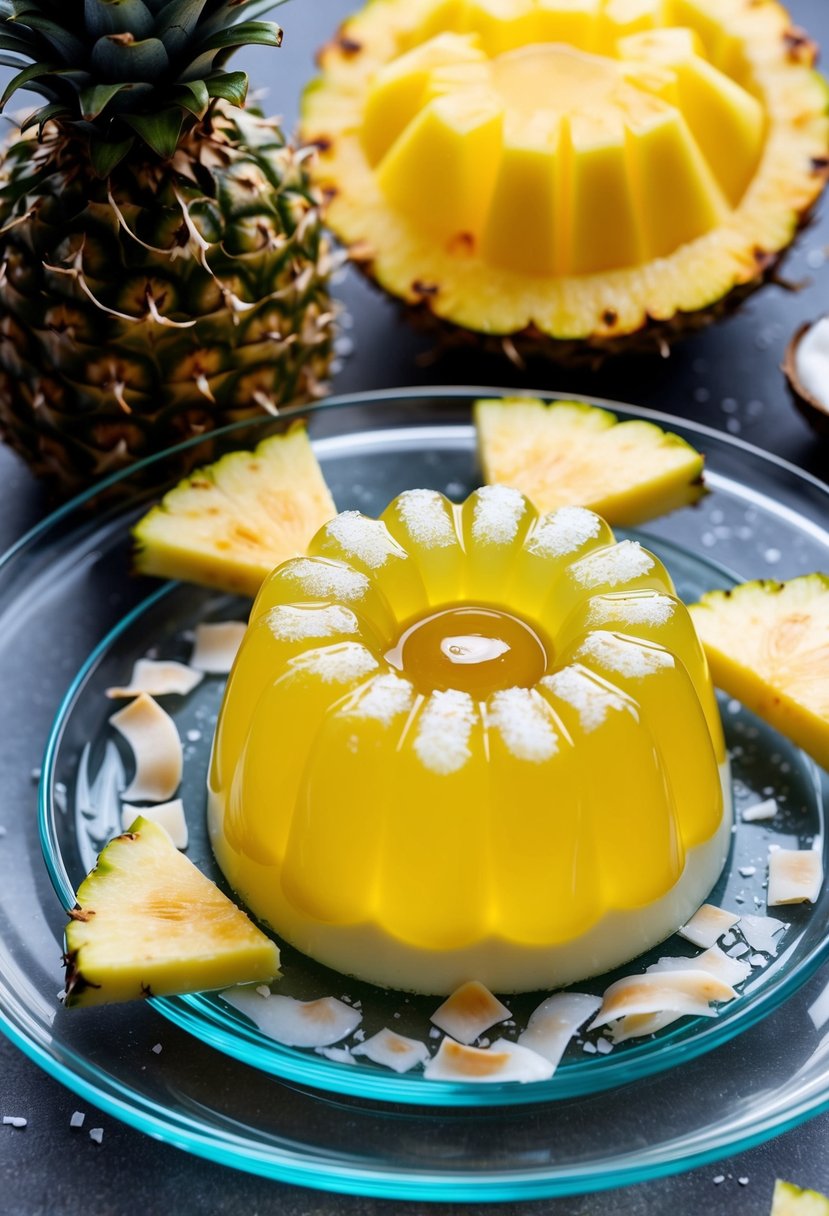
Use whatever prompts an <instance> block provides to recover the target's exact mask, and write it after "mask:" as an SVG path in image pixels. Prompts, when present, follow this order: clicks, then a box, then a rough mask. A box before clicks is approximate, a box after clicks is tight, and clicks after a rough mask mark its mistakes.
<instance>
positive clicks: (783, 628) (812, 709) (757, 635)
mask: <svg viewBox="0 0 829 1216" xmlns="http://www.w3.org/2000/svg"><path fill="white" fill-rule="evenodd" d="M690 611H691V617H692V618H693V621H694V625H695V626H696V630H697V633H698V634H699V637H700V640H701V641H702V644H703V646H704V648H705V653H706V655H707V656H708V662H709V664H710V666H711V675H712V677H713V680H714V683H715V684H716V685H717V686H718V687H719V688H722V689H723V690H724V691H725V692H726V693H728V695H729V696H731V697H736V698H737V700H738V701H742V703H743V704H744V705H745V706H746V708H748V709H750V710H752V711H753V712H754V713H756V714H757V715H758V716H759V717H761V718H763V719H764V720H765V721H766V722H768V723H769V724H770V725H771V726H774V727H775V728H776V729H777V730H779V731H780V733H781V734H783V735H785V736H786V737H787V738H789V739H791V740H792V741H793V742H794V743H796V744H797V745H798V746H799V747H802V748H803V750H804V751H806V752H808V753H809V755H811V756H813V757H814V759H815V760H817V762H818V764H820V765H821V766H822V767H823V768H825V769H829V576H827V575H825V574H806V575H803V576H801V577H800V578H794V579H790V580H789V581H788V582H785V583H778V582H774V581H772V580H761V581H758V582H752V583H742V584H741V585H740V586H737V587H734V588H733V589H731V590H730V591H711V592H709V593H708V594H707V595H704V596H703V597H702V599H701V600H700V602H699V603H698V604H692V605H691V609H690Z"/></svg>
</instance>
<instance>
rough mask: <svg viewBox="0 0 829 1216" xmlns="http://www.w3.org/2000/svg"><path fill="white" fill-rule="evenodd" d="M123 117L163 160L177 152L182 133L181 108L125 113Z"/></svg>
mask: <svg viewBox="0 0 829 1216" xmlns="http://www.w3.org/2000/svg"><path fill="white" fill-rule="evenodd" d="M123 119H124V122H127V123H129V125H130V126H131V127H132V129H133V131H135V133H136V134H137V135H140V137H141V138H142V139H143V140H144V143H145V144H147V145H148V146H149V147H150V148H152V150H153V152H155V154H156V156H160V157H161V159H162V160H169V158H170V157H171V156H172V155H173V154H174V153H175V150H176V148H177V147H178V137H179V135H180V134H181V123H182V114H181V110H177V109H176V110H162V111H161V113H160V114H124V115H123Z"/></svg>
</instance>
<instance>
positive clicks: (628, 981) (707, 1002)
mask: <svg viewBox="0 0 829 1216" xmlns="http://www.w3.org/2000/svg"><path fill="white" fill-rule="evenodd" d="M736 995H737V993H736V992H735V991H734V989H733V988H732V987H731V985H730V984H725V983H723V981H722V980H720V979H717V977H716V976H715V975H710V974H709V973H708V972H707V971H700V970H695V969H693V968H690V967H689V968H687V969H686V970H683V971H668V970H657V971H650V972H646V973H645V974H644V975H628V976H625V978H624V979H621V980H617V981H616V983H615V984H611V985H610V987H609V988H608V989H607V991H606V992H605V994H604V999H603V1001H602V1007H601V1009H600V1010H599V1014H598V1017H595V1018H594V1019H593V1021H592V1022H591V1023H590V1026H589V1029H590V1030H596V1029H597V1028H598V1027H599V1026H606V1025H607V1024H608V1022H614V1021H615V1020H616V1019H617V1018H623V1017H629V1016H630V1015H632V1014H642V1013H675V1014H689V1015H695V1016H697V1017H709V1018H713V1017H716V1016H717V1011H716V1010H715V1009H712V1008H711V1002H712V1001H732V1000H733V999H734V997H735V996H736Z"/></svg>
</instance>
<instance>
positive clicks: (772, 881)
mask: <svg viewBox="0 0 829 1216" xmlns="http://www.w3.org/2000/svg"><path fill="white" fill-rule="evenodd" d="M822 886H823V860H822V858H821V855H820V853H819V852H818V851H817V849H774V850H773V851H772V852H770V853H769V890H768V899H767V903H768V906H769V907H770V908H772V907H774V906H775V905H778V904H802V903H805V902H806V900H808V901H809V902H810V903H814V902H815V900H816V899H817V897H818V895H820V889H821V887H822Z"/></svg>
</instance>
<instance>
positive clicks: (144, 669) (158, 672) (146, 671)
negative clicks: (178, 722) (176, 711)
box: [106, 659, 204, 698]
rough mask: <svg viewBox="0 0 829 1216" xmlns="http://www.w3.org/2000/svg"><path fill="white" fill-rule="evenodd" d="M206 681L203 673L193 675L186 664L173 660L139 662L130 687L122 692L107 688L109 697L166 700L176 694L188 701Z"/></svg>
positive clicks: (125, 687)
mask: <svg viewBox="0 0 829 1216" xmlns="http://www.w3.org/2000/svg"><path fill="white" fill-rule="evenodd" d="M203 679H204V675H203V673H202V672H200V671H194V670H193V668H192V667H188V666H187V664H186V663H176V662H175V661H174V660H173V659H139V660H138V661H137V662H136V664H135V666H134V667H133V669H132V675H131V676H130V681H129V683H128V684H126V685H124V687H123V688H108V689H107V694H106V695H107V696H108V697H112V698H117V697H137V696H138V695H139V694H140V693H142V692H145V693H147V695H148V696H150V697H166V696H168V695H170V694H175V695H176V696H179V697H186V696H187V694H188V693H189V692H192V691H193V689H194V688H195V687H196V685H197V684H200V683H201V682H202V680H203Z"/></svg>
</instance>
